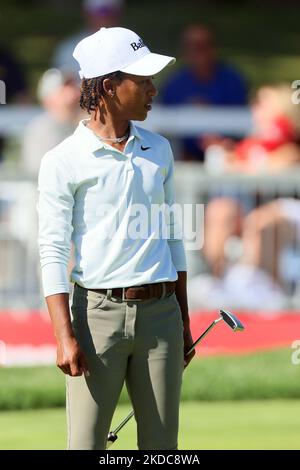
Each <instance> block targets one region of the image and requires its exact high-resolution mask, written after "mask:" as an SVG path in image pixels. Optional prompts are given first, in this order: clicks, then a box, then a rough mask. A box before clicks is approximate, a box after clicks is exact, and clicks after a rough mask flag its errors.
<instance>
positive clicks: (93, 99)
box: [80, 70, 124, 117]
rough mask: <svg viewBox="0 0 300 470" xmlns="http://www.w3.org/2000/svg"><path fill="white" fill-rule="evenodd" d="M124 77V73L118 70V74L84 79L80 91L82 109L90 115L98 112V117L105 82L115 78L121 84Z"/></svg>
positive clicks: (113, 73)
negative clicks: (107, 79)
mask: <svg viewBox="0 0 300 470" xmlns="http://www.w3.org/2000/svg"><path fill="white" fill-rule="evenodd" d="M123 77H124V74H123V72H120V71H119V70H118V71H117V72H112V73H108V74H107V75H102V76H101V77H95V78H83V80H82V83H81V90H80V92H81V95H80V107H81V108H82V109H84V110H85V111H87V112H88V114H91V112H92V111H96V116H97V112H98V110H99V105H100V99H101V97H102V96H103V95H104V88H103V81H104V80H105V79H106V78H115V79H116V80H117V81H118V82H121V81H122V79H123ZM96 116H95V117H96Z"/></svg>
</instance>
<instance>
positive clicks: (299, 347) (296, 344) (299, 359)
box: [291, 339, 300, 366]
mask: <svg viewBox="0 0 300 470" xmlns="http://www.w3.org/2000/svg"><path fill="white" fill-rule="evenodd" d="M291 348H292V349H295V351H294V352H292V356H291V362H292V364H294V366H298V365H299V364H300V339H296V340H295V341H293V342H292V345H291Z"/></svg>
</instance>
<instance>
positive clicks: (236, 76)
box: [161, 25, 247, 161]
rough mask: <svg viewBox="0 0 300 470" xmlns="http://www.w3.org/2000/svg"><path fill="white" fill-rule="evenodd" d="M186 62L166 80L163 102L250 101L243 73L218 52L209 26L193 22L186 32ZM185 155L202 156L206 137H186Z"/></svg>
mask: <svg viewBox="0 0 300 470" xmlns="http://www.w3.org/2000/svg"><path fill="white" fill-rule="evenodd" d="M182 51H183V59H184V62H185V66H184V67H183V68H182V69H180V70H179V71H178V72H176V73H175V74H174V75H172V76H171V78H170V79H169V81H168V82H167V83H166V85H165V87H164V89H163V91H162V94H161V96H162V97H161V102H162V103H163V104H166V105H180V104H196V105H215V106H227V105H228V106H239V105H245V104H246V102H247V88H246V83H245V80H244V78H243V77H242V75H241V74H240V73H239V72H238V71H237V70H235V69H234V68H233V67H232V66H230V65H228V64H225V63H223V62H221V61H220V60H219V59H218V56H217V49H216V44H215V38H214V36H213V34H212V32H211V31H210V30H209V29H208V28H207V27H205V26H202V25H192V26H189V27H188V28H187V29H186V30H185V31H184V33H183V37H182ZM183 147H184V159H186V160H200V161H201V160H202V159H203V141H202V140H200V139H198V140H197V139H191V138H186V139H184V141H183Z"/></svg>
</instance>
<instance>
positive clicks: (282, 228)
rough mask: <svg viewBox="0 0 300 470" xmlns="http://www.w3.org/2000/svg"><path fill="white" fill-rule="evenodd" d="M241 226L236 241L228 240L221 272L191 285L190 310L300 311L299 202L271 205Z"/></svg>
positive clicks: (291, 200) (198, 278) (290, 200)
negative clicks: (283, 309)
mask: <svg viewBox="0 0 300 470" xmlns="http://www.w3.org/2000/svg"><path fill="white" fill-rule="evenodd" d="M229 207H230V206H229V205H228V206H227V207H226V209H228V208H229ZM237 209H238V206H234V205H232V206H231V210H232V211H231V213H230V214H228V215H231V217H232V220H235V221H236V220H238V217H237V215H238V216H239V215H240V214H238V212H236V211H237ZM228 221H230V219H229V218H228ZM239 223H240V227H239V233H240V236H239V237H236V236H232V235H231V236H230V237H228V238H227V240H226V243H225V244H224V253H223V256H224V257H225V261H226V262H225V263H224V265H223V266H222V268H223V269H222V270H221V272H219V274H215V273H214V274H201V275H199V276H196V277H195V278H193V279H192V280H191V281H190V283H189V291H188V292H189V304H190V308H191V309H194V310H197V309H199V308H218V307H220V306H224V307H226V308H243V309H254V310H255V309H259V310H268V309H271V310H279V309H282V308H289V307H291V306H299V300H300V270H299V265H300V200H298V199H294V198H279V199H275V200H273V201H271V202H268V203H266V204H263V205H262V206H260V207H258V208H256V209H254V210H252V211H251V212H250V213H249V214H248V215H247V216H246V217H245V218H244V220H239ZM222 228H224V227H222Z"/></svg>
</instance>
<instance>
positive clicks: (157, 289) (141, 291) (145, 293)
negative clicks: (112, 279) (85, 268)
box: [87, 281, 176, 302]
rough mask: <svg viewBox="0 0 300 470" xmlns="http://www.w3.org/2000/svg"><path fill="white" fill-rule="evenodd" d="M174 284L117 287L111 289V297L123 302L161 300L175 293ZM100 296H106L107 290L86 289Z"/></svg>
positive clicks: (161, 283) (159, 283) (160, 283)
mask: <svg viewBox="0 0 300 470" xmlns="http://www.w3.org/2000/svg"><path fill="white" fill-rule="evenodd" d="M175 286H176V282H173V281H171V282H158V283H155V284H143V285H142V286H132V287H117V288H113V289H111V291H112V294H111V296H112V297H114V298H115V297H118V298H121V299H122V300H123V301H126V300H127V301H130V300H132V301H134V302H142V301H145V300H150V299H153V298H157V299H162V298H163V297H165V296H168V295H171V294H172V293H173V292H175ZM87 290H91V291H93V292H99V293H100V294H106V295H107V291H108V289H87Z"/></svg>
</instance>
